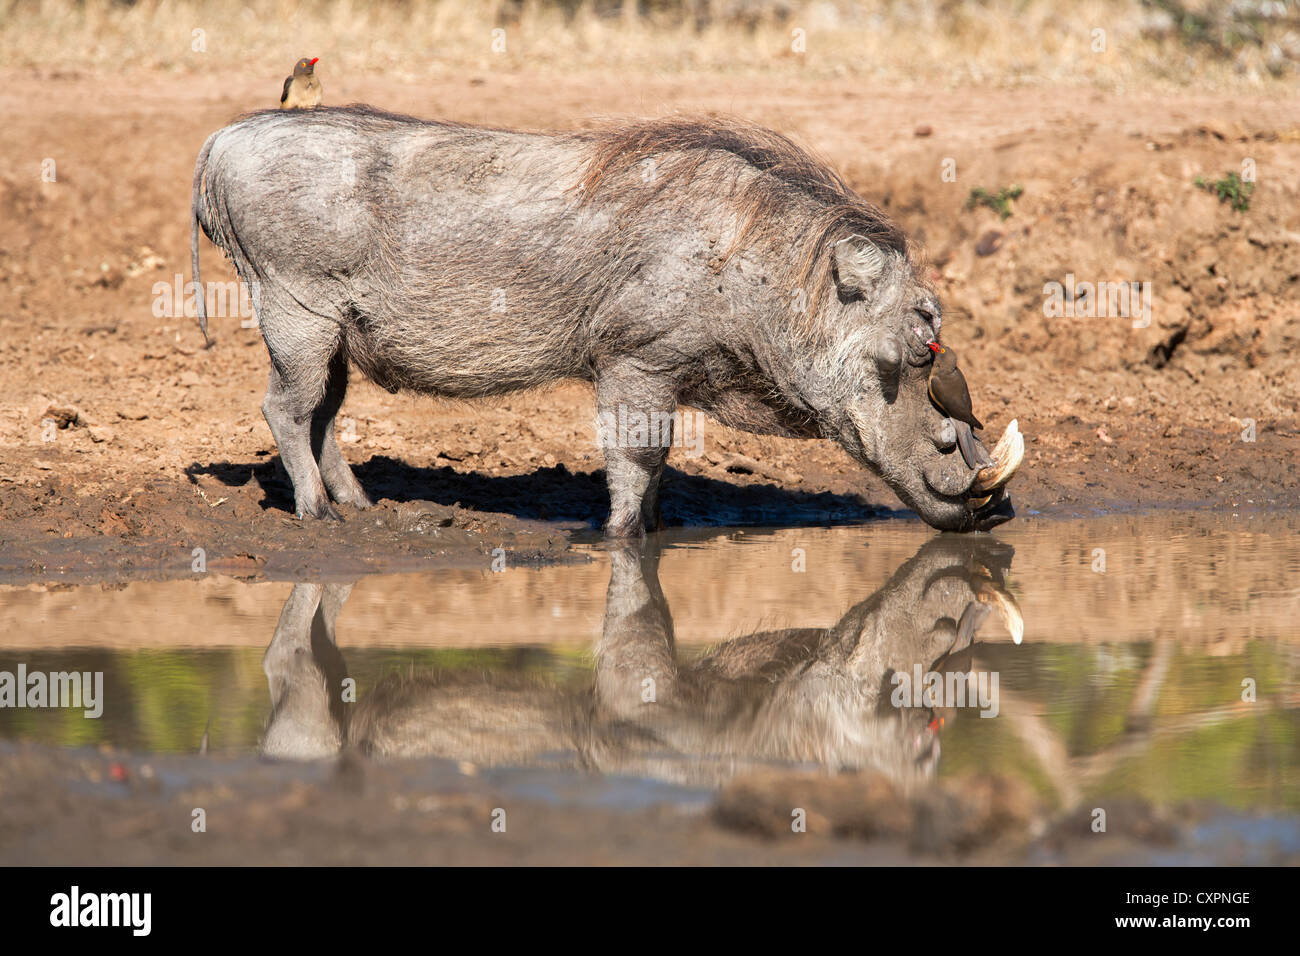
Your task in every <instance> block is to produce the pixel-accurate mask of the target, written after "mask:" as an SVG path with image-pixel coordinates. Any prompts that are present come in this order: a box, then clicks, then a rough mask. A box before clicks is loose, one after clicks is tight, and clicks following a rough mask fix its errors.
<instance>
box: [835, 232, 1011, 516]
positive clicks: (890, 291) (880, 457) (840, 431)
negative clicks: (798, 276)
mask: <svg viewBox="0 0 1300 956" xmlns="http://www.w3.org/2000/svg"><path fill="white" fill-rule="evenodd" d="M829 254H830V256H831V257H832V267H833V279H834V284H835V290H834V294H833V295H828V296H826V297H825V304H824V305H823V308H824V309H825V310H828V311H832V312H834V311H838V313H839V314H837V315H823V316H822V317H821V321H820V322H819V325H820V327H821V328H823V329H833V330H840V331H839V334H838V335H837V336H836V337H835V339H834V340H833V341H831V342H829V343H828V348H827V349H826V350H824V354H823V355H822V357H821V361H822V362H825V363H827V367H826V368H824V369H822V370H820V371H821V374H820V375H819V376H818V377H819V378H821V379H822V381H823V382H824V383H825V386H826V388H827V389H828V390H829V391H830V392H831V393H832V394H833V395H834V396H835V400H834V401H833V402H832V403H831V404H830V406H829V408H827V409H826V410H825V411H824V413H823V421H822V423H821V424H822V429H823V433H825V434H828V435H829V436H830V437H834V438H835V439H836V440H838V441H839V443H840V444H841V445H843V446H844V448H845V449H846V450H847V451H848V452H849V454H851V455H852V456H853V457H854V458H855V459H857V460H858V461H860V462H861V463H862V464H864V465H866V466H867V467H868V468H870V469H871V470H872V471H874V472H875V473H877V474H878V475H880V476H881V477H882V478H883V479H884V480H885V481H886V482H887V483H888V484H889V486H890V487H891V488H892V489H893V490H894V492H895V493H896V494H897V495H898V496H899V498H901V499H902V500H903V502H904V503H905V504H907V505H908V506H909V507H911V508H913V509H915V511H916V512H917V513H918V514H919V515H920V516H921V517H922V518H923V519H924V520H925V521H926V523H928V524H930V525H932V526H933V527H935V528H940V529H943V530H946V531H978V530H988V529H989V528H992V527H994V526H995V525H998V524H1001V523H1002V522H1004V521H1007V520H1009V519H1010V518H1011V517H1012V515H1013V512H1012V510H1011V506H1010V501H1009V499H1007V498H1006V497H1005V493H1004V491H1003V485H1005V484H1006V483H1007V481H1009V480H1010V479H1011V477H1012V475H1013V474H1014V473H1015V470H1016V468H1017V467H1019V465H1020V461H1021V458H1022V456H1023V454H1024V444H1023V440H1022V439H1021V437H1020V435H1019V431H1018V429H1017V428H1016V424H1015V422H1012V423H1011V424H1010V425H1009V426H1008V427H1007V432H1006V434H1005V435H1004V437H1003V440H1002V441H1001V442H999V444H998V446H997V448H996V449H995V451H994V459H995V460H994V464H993V465H990V466H988V467H986V468H984V469H983V470H977V469H975V468H972V467H969V466H968V465H967V464H966V462H965V460H964V459H963V458H962V456H961V454H960V453H959V452H958V451H957V446H956V438H957V435H956V427H958V426H956V425H955V424H954V422H953V421H952V420H951V419H949V418H946V417H945V416H944V415H943V413H942V412H940V411H939V410H938V409H936V408H935V406H934V404H933V403H932V402H931V401H930V397H929V393H928V384H927V383H928V379H929V373H930V363H931V359H932V357H933V356H932V353H931V351H930V350H929V348H928V347H927V344H926V343H927V342H929V341H930V340H931V339H937V338H938V337H939V334H940V332H941V329H942V315H941V310H940V306H939V300H938V298H937V297H936V296H935V294H934V292H933V291H932V290H931V289H929V288H928V287H927V286H926V285H925V283H924V282H922V281H921V280H920V279H919V277H918V276H917V275H916V272H915V269H914V266H913V264H912V263H911V261H910V260H909V258H908V256H907V255H906V254H905V253H904V252H901V251H899V250H897V249H893V248H888V247H883V246H882V245H881V244H879V243H877V242H874V241H872V240H871V239H868V238H865V237H863V236H859V235H854V236H850V237H848V238H844V239H840V240H838V241H836V242H835V243H834V244H833V245H832V246H831V248H830V249H829Z"/></svg>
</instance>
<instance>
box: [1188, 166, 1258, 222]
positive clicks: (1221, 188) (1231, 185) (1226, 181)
mask: <svg viewBox="0 0 1300 956" xmlns="http://www.w3.org/2000/svg"><path fill="white" fill-rule="evenodd" d="M1196 185H1197V186H1199V187H1200V188H1201V189H1206V190H1209V191H1210V192H1212V193H1214V194H1216V195H1217V196H1218V197H1219V202H1226V203H1230V204H1231V205H1232V208H1233V209H1235V210H1236V211H1237V212H1245V211H1246V210H1247V209H1249V208H1250V194H1251V193H1253V192H1254V191H1255V184H1254V183H1246V182H1242V180H1241V177H1240V176H1238V175H1237V174H1236V173H1235V172H1229V173H1228V175H1226V176H1224V177H1223V178H1222V179H1216V180H1214V181H1210V180H1208V179H1206V178H1204V177H1203V176H1197V177H1196Z"/></svg>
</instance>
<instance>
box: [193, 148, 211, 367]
mask: <svg viewBox="0 0 1300 956" xmlns="http://www.w3.org/2000/svg"><path fill="white" fill-rule="evenodd" d="M216 138H217V134H216V133H213V134H212V135H211V136H209V137H208V139H207V142H205V143H204V144H203V148H202V149H201V150H199V159H198V162H197V163H195V164H194V187H193V189H192V190H191V192H190V271H191V272H192V273H193V274H194V291H195V296H196V302H195V304H196V306H197V307H198V318H199V330H200V331H201V332H202V333H203V347H204V348H211V347H212V340H211V339H210V338H208V306H207V303H206V302H205V301H204V298H203V282H202V280H200V279H199V227H200V225H201V224H202V220H201V218H200V213H201V212H202V209H203V173H204V172H205V171H206V167H207V165H208V153H209V152H210V151H211V149H212V143H213V141H214V140H215V139H216ZM205 231H206V230H205Z"/></svg>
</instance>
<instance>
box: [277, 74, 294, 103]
mask: <svg viewBox="0 0 1300 956" xmlns="http://www.w3.org/2000/svg"><path fill="white" fill-rule="evenodd" d="M292 85H293V77H292V76H286V77H285V78H284V92H283V93H281V94H280V102H281V103H283V102H284V101H285V100H287V99H288V98H289V87H290V86H292Z"/></svg>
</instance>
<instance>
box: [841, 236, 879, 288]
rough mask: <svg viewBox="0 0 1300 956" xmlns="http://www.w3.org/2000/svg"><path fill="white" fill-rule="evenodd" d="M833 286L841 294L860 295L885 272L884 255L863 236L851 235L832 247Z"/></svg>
mask: <svg viewBox="0 0 1300 956" xmlns="http://www.w3.org/2000/svg"><path fill="white" fill-rule="evenodd" d="M833 248H834V250H835V284H836V286H837V287H838V288H839V290H840V291H841V292H842V293H845V294H847V295H862V294H863V293H865V292H866V291H867V290H868V289H870V288H871V286H872V285H874V284H875V281H876V280H877V279H879V278H880V276H881V273H883V272H884V271H885V254H884V252H882V251H881V249H880V247H879V246H878V245H876V244H875V243H874V242H872V241H871V240H870V239H868V238H866V237H865V236H858V235H852V236H849V237H848V238H847V239H841V240H840V241H839V242H837V243H835V245H834V247H833Z"/></svg>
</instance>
